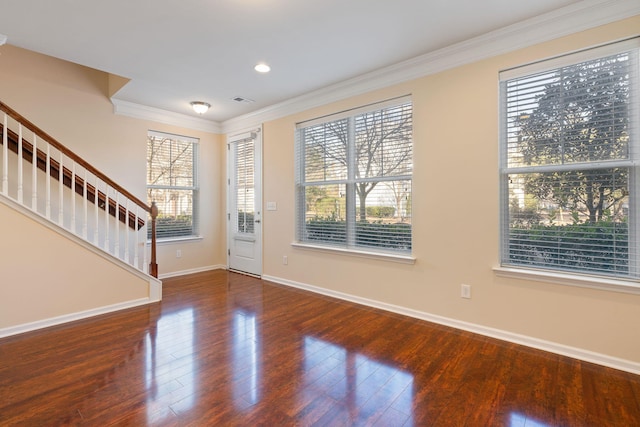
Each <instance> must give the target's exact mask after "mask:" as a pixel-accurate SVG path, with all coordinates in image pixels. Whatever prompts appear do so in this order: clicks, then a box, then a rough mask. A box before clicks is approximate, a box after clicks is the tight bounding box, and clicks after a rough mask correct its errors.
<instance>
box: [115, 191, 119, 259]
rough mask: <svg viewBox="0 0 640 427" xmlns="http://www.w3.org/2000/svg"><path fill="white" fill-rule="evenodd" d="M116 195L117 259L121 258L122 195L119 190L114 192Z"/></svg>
mask: <svg viewBox="0 0 640 427" xmlns="http://www.w3.org/2000/svg"><path fill="white" fill-rule="evenodd" d="M114 192H115V194H116V235H115V239H116V242H115V249H114V255H115V256H116V258H120V195H119V194H118V191H117V190H114Z"/></svg>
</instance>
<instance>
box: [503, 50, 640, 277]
mask: <svg viewBox="0 0 640 427" xmlns="http://www.w3.org/2000/svg"><path fill="white" fill-rule="evenodd" d="M638 46H639V43H638V39H635V40H631V41H627V42H623V43H618V44H612V45H607V46H604V47H602V48H597V49H591V50H587V51H584V52H579V53H576V54H573V55H567V56H565V57H562V58H556V59H554V60H550V61H547V62H540V63H536V64H532V65H530V66H525V67H522V68H520V69H514V70H510V71H507V72H504V73H501V110H502V111H501V126H502V127H501V133H502V138H501V139H502V141H501V183H502V197H501V204H502V230H503V232H502V234H503V235H502V265H504V266H510V267H526V268H538V269H545V270H558V271H563V272H572V273H581V274H589V275H598V276H614V277H619V278H624V279H632V280H637V279H638V278H639V277H640V275H639V267H640V260H639V251H638V236H639V234H640V226H639V223H640V218H639V212H638V207H639V204H638V199H639V195H640V194H639V191H640V189H639V185H638V179H639V178H640V175H639V172H640V171H639V170H638V152H639V149H640V143H639V141H638V139H639V135H638V130H639V126H640V120H639V115H640V108H639V107H640V104H639V102H640V97H639V90H640V89H639V87H640V78H639V68H640V65H639V55H638Z"/></svg>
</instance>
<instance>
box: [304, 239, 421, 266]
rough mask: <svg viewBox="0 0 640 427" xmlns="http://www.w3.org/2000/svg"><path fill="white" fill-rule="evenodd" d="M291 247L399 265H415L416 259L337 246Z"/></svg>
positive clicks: (311, 245)
mask: <svg viewBox="0 0 640 427" xmlns="http://www.w3.org/2000/svg"><path fill="white" fill-rule="evenodd" d="M291 246H292V247H294V248H299V249H305V250H311V251H318V252H325V253H333V254H341V255H349V256H354V257H358V258H370V259H376V260H381V261H390V262H397V263H400V264H415V263H416V258H415V257H414V256H411V255H402V254H394V253H390V252H371V251H364V250H358V249H349V248H339V247H337V246H328V245H327V246H323V245H313V244H309V243H302V242H292V243H291Z"/></svg>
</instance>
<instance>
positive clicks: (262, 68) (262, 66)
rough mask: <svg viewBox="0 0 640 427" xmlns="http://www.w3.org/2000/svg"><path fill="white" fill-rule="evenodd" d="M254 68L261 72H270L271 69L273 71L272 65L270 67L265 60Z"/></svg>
mask: <svg viewBox="0 0 640 427" xmlns="http://www.w3.org/2000/svg"><path fill="white" fill-rule="evenodd" d="M253 69H254V70H256V71H257V72H259V73H268V72H269V71H271V67H269V66H268V65H267V64H265V63H264V62H261V63H260V64H258V65H256V66H255V67H253Z"/></svg>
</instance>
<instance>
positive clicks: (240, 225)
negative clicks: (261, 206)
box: [234, 137, 255, 234]
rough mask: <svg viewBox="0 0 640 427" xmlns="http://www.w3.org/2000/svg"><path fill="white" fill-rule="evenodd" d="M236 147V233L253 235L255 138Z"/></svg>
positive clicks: (235, 144)
mask: <svg viewBox="0 0 640 427" xmlns="http://www.w3.org/2000/svg"><path fill="white" fill-rule="evenodd" d="M234 146H235V147H234V149H235V169H234V172H235V176H234V180H235V188H236V203H235V205H236V214H235V218H236V221H235V224H234V225H235V231H237V232H238V233H248V234H253V232H254V230H255V171H254V169H255V168H254V164H255V137H251V138H247V139H243V140H241V141H239V142H235V143H234Z"/></svg>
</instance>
